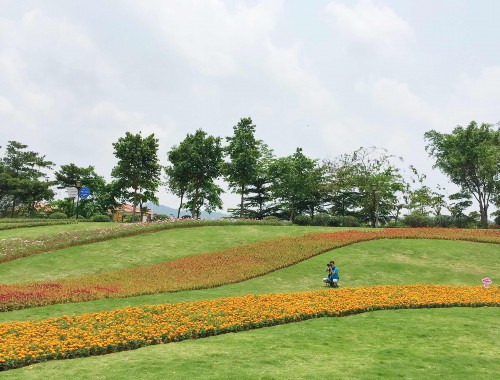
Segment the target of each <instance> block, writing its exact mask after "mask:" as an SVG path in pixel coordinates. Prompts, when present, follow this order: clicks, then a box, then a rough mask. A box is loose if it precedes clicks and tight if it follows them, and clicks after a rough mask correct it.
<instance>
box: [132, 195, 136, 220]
mask: <svg viewBox="0 0 500 380" xmlns="http://www.w3.org/2000/svg"><path fill="white" fill-rule="evenodd" d="M132 203H133V205H132V207H133V209H132V223H134V222H135V209H136V207H137V189H134V201H133V202H132Z"/></svg>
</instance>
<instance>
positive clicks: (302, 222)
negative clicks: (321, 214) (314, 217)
mask: <svg viewBox="0 0 500 380" xmlns="http://www.w3.org/2000/svg"><path fill="white" fill-rule="evenodd" d="M293 224H297V225H299V226H310V225H311V217H310V216H309V215H303V214H301V215H297V216H296V217H295V218H293Z"/></svg>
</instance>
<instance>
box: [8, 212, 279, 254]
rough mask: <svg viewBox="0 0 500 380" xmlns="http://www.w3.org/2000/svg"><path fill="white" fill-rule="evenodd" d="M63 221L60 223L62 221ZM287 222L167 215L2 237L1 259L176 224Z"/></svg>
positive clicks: (168, 228)
mask: <svg viewBox="0 0 500 380" xmlns="http://www.w3.org/2000/svg"><path fill="white" fill-rule="evenodd" d="M59 224H60V223H59ZM288 224H289V223H287V222H279V221H259V220H253V219H248V220H236V219H221V220H201V219H188V220H182V219H168V220H163V221H158V222H151V223H130V224H113V225H112V226H110V227H105V228H100V229H83V230H77V231H71V232H60V233H57V234H51V235H42V236H38V237H35V238H8V239H0V263H3V262H7V261H12V260H16V259H19V258H21V257H26V256H31V255H36V254H38V253H44V252H50V251H55V250H57V249H62V248H69V247H75V246H79V245H85V244H91V243H96V242H100V241H105V240H111V239H117V238H121V237H127V236H136V235H142V234H146V233H152V232H158V231H163V230H170V229H174V228H190V227H203V226H227V225H288Z"/></svg>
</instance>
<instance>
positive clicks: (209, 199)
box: [167, 129, 223, 217]
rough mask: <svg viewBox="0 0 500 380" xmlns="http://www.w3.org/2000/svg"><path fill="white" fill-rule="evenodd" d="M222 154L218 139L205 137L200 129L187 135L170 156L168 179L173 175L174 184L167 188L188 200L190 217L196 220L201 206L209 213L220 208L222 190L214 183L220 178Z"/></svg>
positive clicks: (205, 134) (204, 133)
mask: <svg viewBox="0 0 500 380" xmlns="http://www.w3.org/2000/svg"><path fill="white" fill-rule="evenodd" d="M222 153H223V150H222V146H221V139H220V137H214V136H210V135H207V133H206V132H205V131H203V130H201V129H198V130H197V131H196V132H195V133H194V134H188V135H187V136H186V138H185V139H184V140H183V141H182V142H181V143H180V144H179V146H177V147H174V149H173V150H171V151H170V152H169V159H170V162H171V163H172V165H171V166H170V169H169V170H167V175H168V174H169V173H171V174H172V176H171V177H170V178H173V182H169V184H172V183H173V185H174V186H171V187H170V190H171V191H172V192H177V194H182V195H184V194H186V195H187V196H188V198H189V200H188V202H187V205H188V207H190V209H191V215H192V216H193V217H199V215H200V210H201V207H202V206H205V207H206V209H207V210H208V211H209V212H210V211H213V210H215V209H217V208H220V207H221V206H222V201H221V199H220V194H221V193H222V189H221V188H220V186H217V185H216V184H215V182H214V181H215V180H216V179H217V178H218V177H220V176H221V174H222V172H221V168H222V163H223V161H222ZM181 178H182V179H181ZM186 184H187V187H184V186H185V185H186Z"/></svg>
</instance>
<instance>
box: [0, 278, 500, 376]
mask: <svg viewBox="0 0 500 380" xmlns="http://www.w3.org/2000/svg"><path fill="white" fill-rule="evenodd" d="M452 306H472V307H478V306H496V307H498V306H500V289H499V288H498V287H490V288H488V289H485V288H482V287H472V286H445V285H406V286H375V287H359V288H344V289H340V290H333V289H329V290H319V291H313V292H303V293H289V294H267V295H262V296H254V295H248V296H244V297H231V298H222V299H217V300H205V301H196V302H189V303H187V302H185V303H178V304H164V305H155V306H143V307H128V308H125V309H116V310H113V311H108V312H99V313H92V314H83V315H79V316H61V317H57V318H50V319H46V320H40V321H23V322H8V323H2V324H0V337H1V338H0V369H3V370H6V369H10V368H16V367H20V366H24V365H27V364H31V363H36V362H41V361H47V360H51V359H63V358H72V357H79V356H90V355H100V354H105V353H111V352H117V351H122V350H129V349H134V348H138V347H142V346H147V345H153V344H160V343H167V342H173V341H179V340H183V339H190V338H200V337H205V336H210V335H217V334H223V333H227V332H235V331H241V330H249V329H254V328H259V327H264V326H272V325H278V324H283V323H288V322H293V321H301V320H305V319H309V318H317V317H324V316H330V317H339V316H345V315H350V314H356V313H362V312H366V311H371V310H381V309H408V308H427V307H452Z"/></svg>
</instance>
